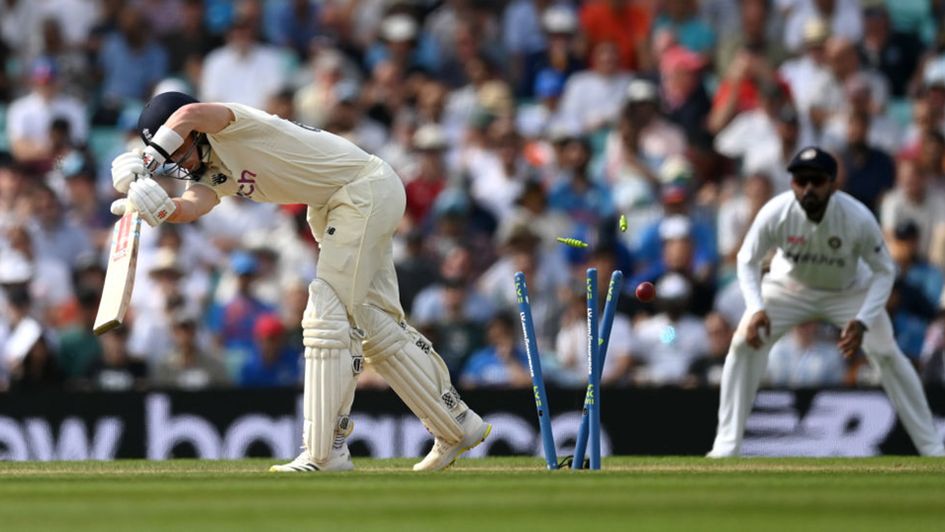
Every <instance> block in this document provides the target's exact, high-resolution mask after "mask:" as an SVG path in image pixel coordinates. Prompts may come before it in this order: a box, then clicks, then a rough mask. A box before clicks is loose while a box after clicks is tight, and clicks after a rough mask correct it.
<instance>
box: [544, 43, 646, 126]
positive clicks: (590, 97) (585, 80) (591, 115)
mask: <svg viewBox="0 0 945 532" xmlns="http://www.w3.org/2000/svg"><path fill="white" fill-rule="evenodd" d="M619 61H620V56H619V55H618V50H617V46H616V45H615V44H614V43H612V42H609V41H605V42H600V43H598V44H596V45H595V46H594V49H593V55H592V56H591V61H590V68H589V69H588V70H584V71H581V72H577V73H575V74H574V75H572V76H571V77H569V78H568V81H567V83H565V85H564V95H563V96H562V97H561V108H560V109H559V111H558V119H559V120H562V121H564V122H565V123H569V124H577V125H578V126H579V127H580V128H581V131H582V132H583V133H593V132H595V131H597V130H598V129H601V128H604V127H607V126H609V125H611V124H612V123H613V122H614V121H615V119H616V118H617V114H618V112H619V109H620V102H622V101H623V97H624V94H626V93H627V86H628V85H629V84H630V80H631V76H630V74H629V73H628V72H627V71H626V70H623V69H622V68H621V65H620V62H619Z"/></svg>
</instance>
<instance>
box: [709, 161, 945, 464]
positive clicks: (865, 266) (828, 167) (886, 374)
mask: <svg viewBox="0 0 945 532" xmlns="http://www.w3.org/2000/svg"><path fill="white" fill-rule="evenodd" d="M788 171H789V172H791V175H792V180H791V191H788V192H785V193H783V194H780V195H778V196H776V197H774V198H772V199H771V201H769V202H768V203H767V204H766V205H765V206H764V207H762V209H761V211H760V212H759V213H758V216H757V218H755V221H754V222H753V223H752V225H751V228H750V229H749V230H748V234H747V235H746V236H745V242H744V243H743V244H742V247H741V249H740V250H739V252H738V282H739V284H740V285H741V290H742V295H743V296H744V297H745V303H746V306H747V309H746V311H745V314H744V316H743V317H742V321H741V323H740V324H739V326H738V330H737V331H736V333H735V336H734V338H733V339H732V346H731V348H730V349H729V352H728V356H727V357H726V358H725V367H724V369H723V370H722V389H721V394H720V397H719V425H718V431H717V433H716V436H715V443H714V445H713V446H712V450H711V451H710V452H709V454H708V456H709V457H712V458H722V457H727V456H737V455H738V454H739V453H740V451H741V444H742V437H743V435H744V432H745V421H746V420H747V419H748V414H749V413H750V412H751V406H752V403H754V401H755V395H756V394H757V392H758V385H759V384H760V383H761V378H762V376H763V375H764V372H765V366H766V365H767V362H768V352H769V351H770V350H771V346H772V344H774V342H775V341H777V339H778V338H780V337H781V336H782V335H783V334H784V333H785V332H786V331H788V330H789V329H790V328H791V327H794V326H795V325H798V324H800V323H803V322H805V321H810V320H827V321H830V322H831V323H833V324H835V325H836V326H837V327H841V328H842V332H841V336H840V342H839V348H840V351H841V353H843V355H844V356H846V357H849V356H851V355H853V354H854V353H856V352H857V350H858V349H859V348H860V345H861V344H862V346H863V351H864V353H866V356H867V358H869V360H870V362H871V363H872V364H873V365H874V366H875V367H876V368H877V369H878V370H879V373H880V379H881V381H882V385H883V388H884V389H885V390H886V394H887V395H888V396H889V398H890V399H891V400H892V403H893V405H894V406H895V408H896V412H897V413H898V414H899V419H900V420H902V424H903V425H904V426H905V428H906V431H907V432H908V433H909V436H911V437H912V442H913V443H914V444H915V446H916V449H918V451H919V452H920V453H921V454H923V455H928V456H942V455H945V448H943V445H942V439H941V438H940V437H939V436H938V434H936V432H935V426H934V425H933V423H932V413H931V411H930V410H929V405H928V402H927V401H926V398H925V393H924V392H923V390H922V384H921V382H920V381H919V378H918V375H917V374H916V371H915V370H914V369H913V368H912V366H911V365H910V364H909V362H908V360H906V357H905V355H904V354H903V353H902V351H901V350H900V349H899V347H898V346H897V345H896V340H895V338H894V337H893V329H892V323H891V322H890V320H889V315H888V314H887V313H886V309H885V305H886V300H887V299H889V293H890V290H891V289H892V285H893V281H894V276H895V266H894V264H893V261H892V258H891V257H890V256H889V251H887V249H886V246H885V245H884V243H883V235H882V232H881V231H880V229H879V224H878V223H877V222H876V219H875V218H874V217H873V214H872V213H871V212H870V211H869V209H867V208H866V206H864V205H863V204H862V203H860V202H858V201H857V200H856V199H854V198H853V197H852V196H850V195H848V194H846V193H844V192H838V191H836V186H837V184H836V177H837V162H836V160H835V159H834V158H833V156H831V155H830V154H828V153H827V152H825V151H823V150H820V149H819V148H805V149H803V150H801V151H800V152H799V153H798V154H797V155H796V156H795V157H794V159H793V160H792V161H791V163H790V164H789V165H788ZM774 248H777V254H776V255H775V257H774V259H773V260H772V262H771V273H770V274H768V275H767V276H766V277H765V278H764V280H762V278H761V262H762V260H763V258H764V257H765V255H766V254H767V253H768V251H769V250H771V249H774ZM762 331H764V332H765V333H767V334H766V336H765V337H763V336H762V334H761V332H762Z"/></svg>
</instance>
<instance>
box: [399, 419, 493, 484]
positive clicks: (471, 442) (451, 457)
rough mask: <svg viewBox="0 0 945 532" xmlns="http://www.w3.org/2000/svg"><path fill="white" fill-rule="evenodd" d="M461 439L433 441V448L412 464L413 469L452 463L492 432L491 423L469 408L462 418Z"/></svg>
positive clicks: (438, 467)
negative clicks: (462, 435)
mask: <svg viewBox="0 0 945 532" xmlns="http://www.w3.org/2000/svg"><path fill="white" fill-rule="evenodd" d="M462 425H463V434H465V436H464V437H463V440H462V441H460V442H459V443H455V444H449V443H444V442H443V441H441V440H440V439H439V438H437V439H436V441H435V442H434V443H433V449H431V450H430V452H429V453H427V455H426V456H425V457H424V458H423V460H421V461H420V462H419V463H417V464H414V466H413V470H414V471H439V470H441V469H446V468H447V467H449V466H451V465H453V462H455V461H456V459H457V458H459V456H460V455H461V454H463V453H465V452H466V451H468V450H470V449H472V448H473V447H475V446H477V445H479V444H480V443H482V442H483V441H485V439H486V438H487V437H489V433H490V432H492V425H490V424H489V423H486V422H485V421H483V420H482V418H481V417H479V414H477V413H475V412H473V411H472V409H469V410H467V411H466V417H465V418H463V421H462Z"/></svg>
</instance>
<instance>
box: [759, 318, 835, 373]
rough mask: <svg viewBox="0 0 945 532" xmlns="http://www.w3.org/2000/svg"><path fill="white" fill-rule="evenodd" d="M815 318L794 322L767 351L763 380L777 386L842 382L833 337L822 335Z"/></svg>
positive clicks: (820, 327)
mask: <svg viewBox="0 0 945 532" xmlns="http://www.w3.org/2000/svg"><path fill="white" fill-rule="evenodd" d="M821 330H822V326H821V325H820V324H819V323H818V322H815V321H812V322H808V323H804V324H801V325H798V326H797V327H795V328H794V330H793V331H792V332H791V334H789V335H786V336H785V337H783V338H782V339H781V340H779V341H778V342H777V343H775V344H774V346H772V347H771V353H770V354H769V355H768V371H767V381H768V384H770V385H771V386H776V387H780V388H821V387H830V386H839V385H840V384H841V383H842V382H843V375H844V363H843V358H842V357H841V356H840V352H839V351H838V350H837V346H836V341H834V340H833V339H829V338H824V336H823V334H822V333H821V332H820V331H821Z"/></svg>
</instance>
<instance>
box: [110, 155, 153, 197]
mask: <svg viewBox="0 0 945 532" xmlns="http://www.w3.org/2000/svg"><path fill="white" fill-rule="evenodd" d="M141 154H142V151H141V150H140V149H137V150H134V151H128V152H125V153H123V154H121V155H119V156H118V157H115V159H114V160H113V161H112V185H114V187H115V190H117V191H118V192H121V193H122V194H127V193H128V187H129V186H130V185H131V183H132V181H134V180H135V179H138V178H143V177H147V176H148V175H149V174H148V172H147V171H146V170H145V169H144V159H143V158H142V155H141Z"/></svg>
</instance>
